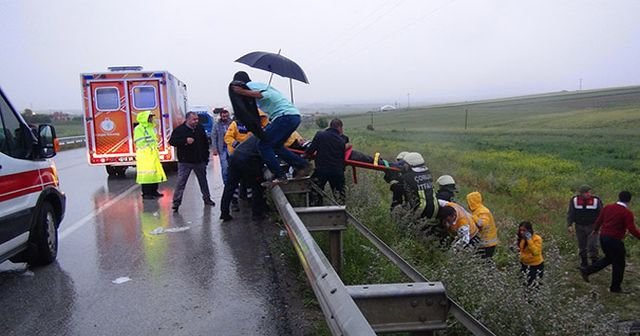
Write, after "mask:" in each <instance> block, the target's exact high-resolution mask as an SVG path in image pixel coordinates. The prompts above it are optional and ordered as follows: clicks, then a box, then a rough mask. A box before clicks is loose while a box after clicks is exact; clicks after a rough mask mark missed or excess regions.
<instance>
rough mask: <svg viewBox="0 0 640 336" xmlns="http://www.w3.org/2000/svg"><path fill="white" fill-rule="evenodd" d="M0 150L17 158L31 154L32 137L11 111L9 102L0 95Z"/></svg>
mask: <svg viewBox="0 0 640 336" xmlns="http://www.w3.org/2000/svg"><path fill="white" fill-rule="evenodd" d="M0 115H1V118H0V152H2V153H5V154H7V155H9V156H11V157H14V158H18V159H26V158H28V157H29V155H30V154H31V146H32V143H33V137H32V134H31V132H30V130H29V129H28V128H27V126H26V125H24V124H23V123H22V122H20V120H19V119H18V117H17V116H16V115H15V113H14V112H13V109H12V108H11V107H10V106H9V103H8V102H7V101H6V100H5V99H4V96H2V95H0Z"/></svg>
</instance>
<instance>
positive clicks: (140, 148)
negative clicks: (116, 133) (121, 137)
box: [133, 124, 167, 184]
mask: <svg viewBox="0 0 640 336" xmlns="http://www.w3.org/2000/svg"><path fill="white" fill-rule="evenodd" d="M133 141H134V143H135V145H136V172H137V173H136V183H138V184H150V183H160V182H164V181H166V180H167V176H166V175H165V173H164V169H163V168H162V163H160V153H159V152H158V141H157V140H156V132H155V131H154V130H153V127H152V126H145V125H142V124H140V125H138V126H136V128H134V129H133Z"/></svg>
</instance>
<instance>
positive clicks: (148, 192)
mask: <svg viewBox="0 0 640 336" xmlns="http://www.w3.org/2000/svg"><path fill="white" fill-rule="evenodd" d="M140 189H142V196H154V195H155V194H157V193H158V183H146V184H141V185H140Z"/></svg>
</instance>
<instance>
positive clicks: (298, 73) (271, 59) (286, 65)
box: [236, 51, 309, 102]
mask: <svg viewBox="0 0 640 336" xmlns="http://www.w3.org/2000/svg"><path fill="white" fill-rule="evenodd" d="M236 62H238V63H243V64H246V65H248V66H250V67H252V68H256V69H262V70H266V71H269V72H271V77H273V74H274V73H275V74H278V75H280V76H282V77H286V78H289V89H290V90H291V102H293V84H292V82H291V79H295V80H298V81H301V82H303V83H307V84H309V80H308V79H307V75H306V74H305V73H304V71H303V70H302V68H301V67H300V66H299V65H298V64H297V63H296V62H294V61H292V60H290V59H288V58H286V57H284V56H282V55H280V52H278V53H277V54H274V53H270V52H266V51H254V52H250V53H248V54H246V55H244V56H242V57H240V58H238V59H237V60H236ZM269 84H271V78H269Z"/></svg>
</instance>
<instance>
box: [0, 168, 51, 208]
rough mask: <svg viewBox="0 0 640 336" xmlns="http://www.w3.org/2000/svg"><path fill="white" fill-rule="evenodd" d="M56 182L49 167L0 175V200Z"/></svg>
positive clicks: (38, 189) (39, 189) (40, 188)
mask: <svg viewBox="0 0 640 336" xmlns="http://www.w3.org/2000/svg"><path fill="white" fill-rule="evenodd" d="M57 184H58V181H56V180H55V178H54V175H53V169H52V168H50V167H49V168H43V169H35V170H30V171H25V172H21V173H17V174H11V175H5V176H0V202H3V201H7V200H10V199H13V198H17V197H20V196H24V195H28V194H30V193H33V192H39V191H41V190H42V189H44V188H45V187H46V186H49V185H57Z"/></svg>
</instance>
